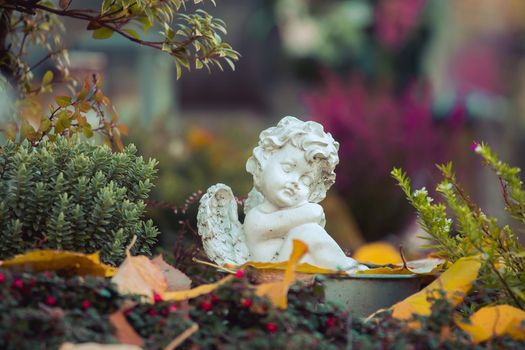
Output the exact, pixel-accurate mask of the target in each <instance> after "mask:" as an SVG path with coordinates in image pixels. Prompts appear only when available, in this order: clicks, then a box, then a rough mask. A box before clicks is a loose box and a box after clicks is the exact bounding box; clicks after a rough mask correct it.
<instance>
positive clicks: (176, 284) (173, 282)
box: [151, 255, 191, 292]
mask: <svg viewBox="0 0 525 350" xmlns="http://www.w3.org/2000/svg"><path fill="white" fill-rule="evenodd" d="M151 262H152V263H153V264H155V265H156V266H157V267H158V268H159V269H160V270H161V271H162V274H163V275H164V277H165V278H166V282H167V283H168V289H167V291H168V292H173V291H177V290H188V289H190V288H191V280H190V279H189V277H188V276H186V275H185V274H184V273H182V272H181V271H180V270H178V269H176V268H174V267H173V266H171V265H170V264H168V263H166V262H165V261H164V258H163V257H162V255H158V256H156V257H155V258H154V259H153V260H151Z"/></svg>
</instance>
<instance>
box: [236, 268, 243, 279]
mask: <svg viewBox="0 0 525 350" xmlns="http://www.w3.org/2000/svg"><path fill="white" fill-rule="evenodd" d="M235 277H237V278H243V277H244V270H237V271H235Z"/></svg>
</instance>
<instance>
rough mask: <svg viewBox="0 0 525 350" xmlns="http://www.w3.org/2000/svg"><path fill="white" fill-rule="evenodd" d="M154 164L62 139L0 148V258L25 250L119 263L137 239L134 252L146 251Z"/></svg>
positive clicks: (130, 151)
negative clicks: (147, 205)
mask: <svg viewBox="0 0 525 350" xmlns="http://www.w3.org/2000/svg"><path fill="white" fill-rule="evenodd" d="M155 166H156V161H155V160H152V159H150V160H149V161H145V160H144V159H143V158H142V157H139V156H137V154H136V148H135V147H134V146H133V145H129V146H127V147H126V148H125V149H124V150H123V151H122V152H120V153H113V152H112V151H111V150H110V149H109V148H108V147H106V146H96V145H93V144H90V143H82V142H79V141H75V140H68V139H65V138H59V139H58V140H57V141H56V143H51V142H48V141H44V142H41V143H39V144H38V145H37V146H32V145H31V144H30V143H29V142H27V141H25V142H23V143H21V144H16V143H13V142H8V143H6V144H5V145H4V146H2V147H1V148H0V237H1V239H0V258H2V259H5V258H9V257H12V256H13V255H15V254H17V253H22V252H24V251H27V250H30V249H43V248H51V249H61V250H72V251H79V252H85V253H92V252H95V251H101V258H102V260H103V261H105V262H108V263H111V264H117V263H119V262H120V261H121V260H122V258H123V257H124V249H125V247H126V245H127V244H128V243H129V242H130V240H131V238H132V237H133V236H134V235H137V237H138V240H137V243H135V245H134V246H133V249H132V250H133V252H134V253H143V254H150V253H151V247H152V246H153V244H154V243H155V242H156V237H157V235H158V234H159V232H158V230H157V229H156V227H155V226H154V225H153V222H152V221H151V220H147V221H146V220H143V214H144V210H145V204H144V200H145V199H146V198H147V197H148V194H149V192H150V190H151V188H152V187H153V184H152V180H153V178H154V175H155V172H156V169H155Z"/></svg>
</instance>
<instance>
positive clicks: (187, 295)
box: [162, 276, 234, 301]
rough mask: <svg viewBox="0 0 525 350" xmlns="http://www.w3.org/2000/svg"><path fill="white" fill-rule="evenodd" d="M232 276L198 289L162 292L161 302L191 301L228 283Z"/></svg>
mask: <svg viewBox="0 0 525 350" xmlns="http://www.w3.org/2000/svg"><path fill="white" fill-rule="evenodd" d="M232 278H234V277H233V276H226V277H224V278H223V279H221V280H219V281H218V282H215V283H210V284H203V285H200V286H198V287H195V288H193V289H188V290H179V291H176V292H164V293H162V299H163V300H173V301H181V300H188V299H193V298H196V297H198V296H201V295H204V294H209V293H211V292H213V291H214V290H215V289H217V287H219V286H220V285H221V284H224V283H226V282H228V281H230V280H231V279H232Z"/></svg>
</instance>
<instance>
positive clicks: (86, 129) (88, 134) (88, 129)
mask: <svg viewBox="0 0 525 350" xmlns="http://www.w3.org/2000/svg"><path fill="white" fill-rule="evenodd" d="M82 132H83V133H84V136H85V137H86V138H88V139H89V138H91V137H93V130H92V129H91V125H90V124H85V125H84V126H83V127H82Z"/></svg>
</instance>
